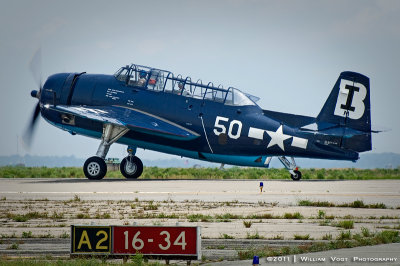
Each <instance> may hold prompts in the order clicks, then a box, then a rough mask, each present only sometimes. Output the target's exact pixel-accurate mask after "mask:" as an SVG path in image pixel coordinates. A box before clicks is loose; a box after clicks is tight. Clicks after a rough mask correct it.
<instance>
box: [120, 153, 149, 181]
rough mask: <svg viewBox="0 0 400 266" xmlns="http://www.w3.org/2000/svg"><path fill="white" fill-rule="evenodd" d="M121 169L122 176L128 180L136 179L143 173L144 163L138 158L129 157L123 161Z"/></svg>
mask: <svg viewBox="0 0 400 266" xmlns="http://www.w3.org/2000/svg"><path fill="white" fill-rule="evenodd" d="M119 169H120V170H121V174H122V175H123V176H125V177H126V178H128V179H136V178H138V177H139V176H140V175H141V174H142V172H143V163H142V161H141V160H140V159H139V158H138V157H136V156H127V157H125V158H124V159H123V160H122V162H121V164H120V166H119Z"/></svg>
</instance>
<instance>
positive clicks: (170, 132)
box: [26, 64, 372, 180]
mask: <svg viewBox="0 0 400 266" xmlns="http://www.w3.org/2000/svg"><path fill="white" fill-rule="evenodd" d="M31 95H32V97H34V98H37V99H38V100H39V103H38V104H37V106H36V108H35V111H34V114H33V117H32V121H31V124H30V126H29V128H28V131H27V133H26V136H28V138H27V139H28V141H29V140H30V139H31V135H32V133H33V129H34V126H35V122H36V120H37V118H38V116H39V113H40V114H41V116H42V117H44V118H45V119H46V121H47V122H49V123H50V124H52V125H54V126H56V127H58V128H60V129H63V130H65V131H67V132H69V133H71V134H72V135H75V134H79V135H83V136H87V137H92V138H96V139H100V140H101V141H100V145H99V147H98V149H97V152H96V155H95V156H93V157H90V158H89V159H87V160H86V162H85V164H84V166H83V170H84V173H85V176H86V177H87V178H88V179H94V180H99V179H102V178H103V177H104V176H105V175H106V173H107V165H106V163H105V161H104V159H105V157H106V155H107V152H108V150H109V148H110V146H111V145H112V144H113V143H120V144H124V145H127V146H128V149H127V151H128V155H127V157H125V158H124V159H123V160H122V161H121V164H120V170H121V173H122V174H123V175H124V176H125V177H126V178H128V179H136V178H138V177H139V176H140V175H141V174H142V171H143V164H142V161H141V160H140V159H139V158H138V157H136V156H135V153H136V149H137V148H143V149H149V150H154V151H159V152H164V153H168V154H175V155H179V156H183V157H189V158H194V159H199V160H204V161H209V162H218V163H221V164H231V165H239V166H251V167H266V168H268V166H269V164H270V161H271V158H272V157H277V158H278V159H279V160H280V161H281V162H282V164H283V165H284V166H285V167H286V169H288V170H289V172H290V175H291V178H292V179H293V180H300V179H301V172H300V171H299V168H298V166H297V165H296V163H295V160H294V157H307V158H320V159H333V160H350V161H356V160H357V159H359V153H360V152H364V151H369V150H371V132H372V131H371V113H370V85H369V78H368V77H366V76H364V75H362V74H359V73H355V72H349V71H346V72H342V73H341V74H340V76H339V78H338V79H337V81H336V83H335V85H334V87H333V89H332V91H331V93H330V95H329V97H328V99H327V101H326V102H325V104H324V106H323V108H322V110H321V112H320V113H319V114H318V116H317V117H308V116H302V115H296V114H288V113H281V112H275V111H269V110H263V109H262V108H260V107H259V106H258V105H257V104H256V102H257V100H258V98H257V97H254V96H251V95H248V94H246V93H243V92H242V91H240V90H239V89H236V88H233V87H229V88H228V89H224V88H223V87H222V86H221V85H220V86H214V85H213V83H212V82H209V83H207V84H206V83H202V81H201V80H198V81H196V82H193V81H192V80H191V78H190V77H186V78H184V77H183V76H182V75H177V76H175V75H174V74H173V73H172V72H170V71H166V70H162V69H157V68H152V67H147V66H142V65H135V64H131V65H127V66H124V67H121V68H120V69H119V70H118V71H117V72H116V73H115V74H114V75H98V74H87V73H86V72H82V73H59V74H54V75H52V76H50V77H49V78H48V79H47V81H46V82H45V83H44V85H43V86H41V85H40V88H39V90H33V91H32V92H31ZM287 157H288V158H290V160H289V159H288V158H287Z"/></svg>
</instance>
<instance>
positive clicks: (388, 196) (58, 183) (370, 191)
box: [0, 178, 400, 208]
mask: <svg viewBox="0 0 400 266" xmlns="http://www.w3.org/2000/svg"><path fill="white" fill-rule="evenodd" d="M260 181H261V180H141V179H139V180H126V179H104V180H100V181H89V180H86V179H61V178H55V179H49V178H46V179H45V178H14V179H4V178H0V196H1V197H6V198H7V200H9V199H10V200H12V199H15V200H17V199H19V200H21V199H43V198H47V199H50V200H66V199H71V198H73V197H74V195H78V196H79V197H80V198H81V199H83V200H133V199H135V198H138V199H139V200H155V201H162V200H174V201H185V200H188V201H192V200H196V201H213V202H226V201H236V200H237V201H239V202H255V203H257V202H260V201H261V202H262V201H265V202H277V203H278V204H279V205H296V204H297V202H298V200H302V199H309V200H320V201H329V202H334V203H342V202H352V201H354V200H357V199H358V200H363V201H364V203H366V204H368V203H384V204H386V205H387V206H388V207H395V208H397V207H399V206H400V180H302V181H300V182H294V181H292V180H267V181H264V180H263V182H264V192H263V193H260V190H259V182H260Z"/></svg>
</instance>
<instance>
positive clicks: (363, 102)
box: [317, 71, 372, 152]
mask: <svg viewBox="0 0 400 266" xmlns="http://www.w3.org/2000/svg"><path fill="white" fill-rule="evenodd" d="M317 124H318V130H320V131H321V130H322V131H323V130H325V129H327V128H340V129H342V133H341V135H342V143H341V146H342V147H343V148H346V149H350V150H354V151H358V152H361V151H367V150H371V146H372V145H371V107H370V83H369V78H368V77H366V76H364V75H362V74H359V73H356V72H350V71H346V72H342V73H341V74H340V76H339V78H338V80H337V81H336V83H335V86H334V87H333V89H332V91H331V93H330V95H329V97H328V99H327V101H326V102H325V104H324V106H323V108H322V110H321V112H320V113H319V115H318V116H317Z"/></svg>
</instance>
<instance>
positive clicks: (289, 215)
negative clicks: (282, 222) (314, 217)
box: [283, 212, 303, 219]
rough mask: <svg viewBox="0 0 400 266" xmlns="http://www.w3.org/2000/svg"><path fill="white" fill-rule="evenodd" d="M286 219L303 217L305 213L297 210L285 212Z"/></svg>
mask: <svg viewBox="0 0 400 266" xmlns="http://www.w3.org/2000/svg"><path fill="white" fill-rule="evenodd" d="M283 218H284V219H303V215H301V214H300V213H299V212H295V213H289V212H287V213H285V214H284V215H283Z"/></svg>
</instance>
